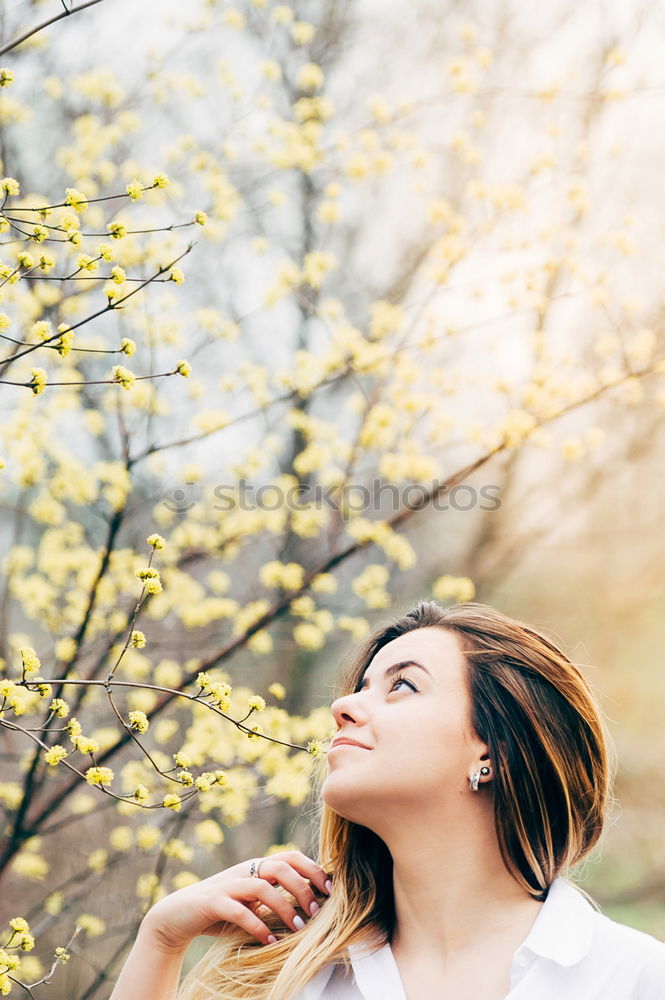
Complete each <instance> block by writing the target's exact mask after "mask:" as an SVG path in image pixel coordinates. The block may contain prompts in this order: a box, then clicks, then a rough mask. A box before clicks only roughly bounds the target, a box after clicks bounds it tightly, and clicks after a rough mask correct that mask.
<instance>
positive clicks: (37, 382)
mask: <svg viewBox="0 0 665 1000" xmlns="http://www.w3.org/2000/svg"><path fill="white" fill-rule="evenodd" d="M30 374H31V376H32V381H31V382H30V383H29V386H30V388H31V389H32V391H33V393H34V394H35V396H39V395H40V394H41V393H42V392H43V391H44V388H45V386H46V383H47V381H48V377H47V375H46V372H45V371H44V369H43V368H33V369H32V371H31V373H30Z"/></svg>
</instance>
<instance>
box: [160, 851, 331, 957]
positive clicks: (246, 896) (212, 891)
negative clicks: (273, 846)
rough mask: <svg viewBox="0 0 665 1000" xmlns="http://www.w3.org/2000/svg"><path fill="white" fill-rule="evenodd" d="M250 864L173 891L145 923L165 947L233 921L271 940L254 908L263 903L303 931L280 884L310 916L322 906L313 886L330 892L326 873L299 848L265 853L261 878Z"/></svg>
mask: <svg viewBox="0 0 665 1000" xmlns="http://www.w3.org/2000/svg"><path fill="white" fill-rule="evenodd" d="M249 867H250V861H241V862H240V863H239V864H237V865H233V867H231V868H226V869H225V870H224V871H221V872H218V873H217V874H216V875H211V876H210V877H209V878H206V879H203V880H202V881H201V882H197V883H195V884H194V885H188V886H186V888H184V889H178V890H177V891H176V892H172V893H170V895H168V896H165V897H164V898H163V899H161V900H160V901H159V902H158V903H155V905H154V906H153V907H152V908H151V909H150V910H149V911H148V912H147V914H146V915H145V917H144V918H143V923H142V925H141V926H142V928H143V929H144V930H145V931H147V932H149V933H150V934H151V936H152V937H154V939H155V940H156V941H157V942H158V943H159V945H160V947H161V948H163V949H164V950H165V951H183V950H184V949H186V948H187V946H188V945H189V943H190V941H192V940H193V939H194V938H195V937H198V936H199V935H200V934H208V935H212V936H215V937H216V936H218V935H220V934H223V933H224V929H225V928H228V925H229V924H237V925H238V927H242V928H243V929H244V930H246V931H247V933H248V934H251V935H252V936H253V937H255V938H257V940H258V941H260V942H261V943H262V944H271V943H273V942H274V941H276V938H275V937H274V936H273V935H272V934H271V931H270V928H269V927H267V926H266V924H264V923H263V921H262V920H261V919H260V918H259V917H257V915H256V913H255V912H254V907H256V906H258V905H259V904H261V903H263V904H264V905H265V906H267V907H269V908H270V909H271V910H273V911H274V912H275V913H276V914H277V915H278V916H279V917H280V918H281V919H282V920H283V922H284V923H285V924H286V926H287V927H292V928H293V929H294V930H300V929H301V928H302V927H304V926H305V925H304V922H303V920H302V917H301V916H300V915H299V914H298V913H297V911H296V910H295V909H294V907H293V906H292V905H291V903H290V902H289V901H288V900H287V899H286V897H285V896H284V895H283V893H281V892H280V891H279V889H277V888H276V886H277V885H281V886H283V887H284V888H285V889H286V890H287V891H288V892H290V893H291V894H292V895H293V896H294V897H295V899H296V900H297V901H298V904H299V906H300V907H301V909H302V911H303V913H304V914H305V917H306V918H308V917H310V916H313V915H314V914H315V913H316V912H317V911H318V909H319V905H318V903H317V902H316V898H315V896H314V889H316V890H317V891H318V892H320V893H322V894H323V895H326V896H327V895H329V894H330V888H331V884H330V882H328V886H329V887H330V888H328V887H326V881H327V880H328V875H326V873H325V872H324V871H323V869H322V868H320V867H319V865H317V864H316V863H315V862H314V861H312V860H311V858H308V857H307V856H306V855H305V854H303V853H302V852H301V851H281V852H279V853H278V854H270V855H268V857H267V858H263V859H262V860H261V866H260V869H259V876H258V878H257V877H256V876H253V875H250V874H249Z"/></svg>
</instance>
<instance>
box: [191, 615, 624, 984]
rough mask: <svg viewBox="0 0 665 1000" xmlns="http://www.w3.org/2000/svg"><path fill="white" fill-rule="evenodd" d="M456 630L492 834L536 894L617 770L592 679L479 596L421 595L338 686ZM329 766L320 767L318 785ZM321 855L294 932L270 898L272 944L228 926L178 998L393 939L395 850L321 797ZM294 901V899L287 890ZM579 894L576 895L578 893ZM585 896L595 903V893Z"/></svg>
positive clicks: (601, 814)
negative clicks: (420, 640)
mask: <svg viewBox="0 0 665 1000" xmlns="http://www.w3.org/2000/svg"><path fill="white" fill-rule="evenodd" d="M432 626H433V627H437V628H443V629H446V630H448V631H450V632H452V633H453V634H454V635H455V637H456V638H457V641H458V643H459V646H460V649H461V650H462V653H463V655H464V658H465V662H466V665H467V668H468V669H467V676H466V680H467V685H468V692H469V701H470V705H471V718H470V724H471V726H472V728H473V730H474V731H475V733H476V735H477V736H478V737H479V738H480V739H481V740H482V741H483V742H485V743H486V744H487V746H488V748H489V751H490V759H491V761H492V771H493V780H492V782H490V783H488V784H486V785H481V786H480V787H481V789H483V790H484V789H489V788H490V786H493V787H492V789H491V794H492V796H493V803H494V821H495V828H496V834H497V838H498V843H499V846H500V850H501V854H502V857H503V860H504V864H505V865H506V868H507V869H508V870H509V871H510V872H511V873H512V875H513V876H514V878H515V879H516V881H517V882H518V883H519V884H520V885H521V886H522V887H523V888H524V889H525V891H526V892H528V893H529V894H530V895H532V896H534V898H536V899H539V900H542V899H544V898H545V897H546V895H547V890H548V888H549V886H550V885H551V883H552V882H553V880H554V879H555V877H556V876H557V875H560V874H564V873H567V872H568V870H569V869H571V868H572V867H573V866H575V865H576V864H578V863H579V862H580V861H581V860H582V859H583V858H585V857H586V856H587V855H588V854H589V853H590V851H591V850H592V848H593V847H594V845H595V844H596V843H597V841H598V839H599V837H600V835H601V832H602V829H603V825H604V821H605V816H606V810H607V808H608V805H609V803H610V799H611V795H612V784H613V780H614V775H615V773H616V755H615V752H614V747H613V744H612V742H611V739H610V737H609V734H608V732H607V730H606V727H605V723H604V719H603V716H602V713H601V711H600V708H599V707H598V705H597V703H596V700H595V698H594V695H593V693H592V691H591V688H590V686H589V684H588V682H587V680H586V679H585V678H584V676H583V674H582V673H581V671H580V669H579V667H577V666H576V665H575V664H574V663H573V662H572V661H571V660H570V659H569V658H568V657H567V656H566V654H565V653H564V652H563V651H562V650H561V649H560V648H559V646H558V645H557V644H556V643H555V642H553V641H552V640H551V639H549V638H547V637H546V636H545V635H543V634H542V633H541V632H539V631H537V630H536V629H535V628H532V627H531V626H529V625H526V624H524V623H523V622H521V621H517V620H515V619H512V618H509V617H508V616H507V615H504V614H502V613H501V612H500V611H497V610H495V609H494V608H491V607H488V606H487V605H483V604H477V603H475V602H467V603H463V604H455V605H452V606H450V607H448V608H445V609H444V608H442V607H441V606H440V605H438V604H437V603H435V602H434V601H421V602H420V603H418V604H417V605H416V606H415V607H414V608H412V609H411V610H410V611H409V612H408V613H406V614H405V615H404V616H402V617H398V618H394V619H392V620H391V621H389V622H388V623H386V624H383V625H381V626H379V627H377V628H376V629H374V631H373V632H372V633H371V634H370V636H369V637H368V638H367V639H366V640H364V642H363V643H362V644H361V645H360V647H359V648H356V649H354V650H352V651H351V653H350V654H349V656H348V657H347V660H346V665H345V669H344V670H343V675H342V682H341V692H340V694H341V695H344V694H350V693H352V692H354V691H355V690H356V688H357V686H358V684H359V682H360V680H361V678H362V676H363V674H364V672H365V670H366V669H367V667H368V666H369V664H370V663H371V661H372V659H373V657H374V656H375V654H376V653H377V652H378V650H379V649H381V648H382V647H383V646H385V645H386V644H387V643H388V642H390V641H391V640H393V639H396V638H397V637H398V636H401V635H404V634H405V633H407V632H411V631H413V630H414V629H418V628H426V627H432ZM324 778H325V773H324V772H323V771H321V773H319V774H317V785H319V787H320V782H322V780H323V779H324ZM319 809H320V830H319V852H318V858H317V860H318V862H319V863H320V864H321V865H322V866H323V868H324V869H325V870H326V871H329V872H334V890H333V893H332V895H331V896H330V898H329V899H326V900H324V901H323V904H322V909H321V912H320V913H319V914H317V916H316V919H314V920H311V921H309V923H307V925H306V926H305V928H304V929H303V930H301V931H298V932H295V933H294V932H292V931H290V930H289V929H286V930H285V928H284V925H283V924H282V922H281V920H279V918H278V917H277V916H276V914H275V913H274V912H273V911H272V910H268V909H267V908H263V909H262V911H261V912H260V914H259V915H260V916H261V918H262V919H263V920H264V921H265V923H266V924H268V925H270V927H271V928H272V929H273V933H275V934H277V935H279V934H280V933H281V934H282V935H283V936H282V937H281V939H280V940H278V942H277V943H276V944H274V945H268V946H263V945H259V944H258V942H256V940H255V939H252V940H251V941H250V940H248V935H247V933H246V932H245V931H242V930H241V929H240V928H237V927H234V928H232V929H231V930H230V932H229V933H228V934H227V935H225V936H224V940H223V941H220V943H219V944H217V945H215V946H213V947H212V948H211V949H210V951H209V952H208V953H207V954H206V955H205V956H204V958H203V959H202V960H201V961H200V962H199V963H198V964H197V966H195V967H194V969H193V970H192V971H191V972H190V974H189V976H188V977H187V979H186V980H185V982H184V983H183V985H182V987H181V989H182V992H179V994H178V1000H212V998H215V1000H221V998H222V997H223V998H224V1000H235V998H238V1000H240V998H241V997H242V998H243V1000H254V998H256V1000H258V998H259V997H261V998H265V1000H292V998H294V997H295V996H296V994H297V993H298V992H299V991H300V990H301V989H302V987H303V986H304V985H305V983H306V982H308V981H309V980H310V979H311V978H312V977H313V976H314V975H315V974H316V973H317V972H318V971H319V970H320V969H321V968H322V967H323V966H324V965H326V964H328V963H329V962H332V961H341V962H344V963H345V965H346V966H347V967H348V965H349V959H348V955H347V948H348V946H349V944H351V943H356V942H360V941H362V942H367V943H369V944H370V945H376V947H380V946H381V944H384V943H385V942H386V941H388V942H390V941H391V940H392V937H393V934H394V931H395V920H396V915H395V905H394V896H393V884H392V858H391V856H390V853H389V851H388V848H387V847H386V845H385V843H384V842H383V841H382V840H381V839H380V837H378V836H377V835H376V834H374V833H373V832H372V831H371V830H369V829H367V828H366V827H363V826H360V825H357V824H355V823H352V822H350V821H349V820H346V819H344V818H343V817H341V816H339V815H338V814H337V813H335V812H334V811H333V810H332V809H331V808H330V807H328V806H327V805H325V803H322V802H320V803H319ZM287 895H288V896H289V898H290V899H291V900H292V901H293V897H290V894H287ZM585 895H586V894H585ZM587 898H589V899H590V901H591V902H592V903H594V905H596V904H595V902H594V901H593V900H592V899H591V897H588V896H587Z"/></svg>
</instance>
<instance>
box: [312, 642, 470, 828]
mask: <svg viewBox="0 0 665 1000" xmlns="http://www.w3.org/2000/svg"><path fill="white" fill-rule="evenodd" d="M407 661H415V662H417V663H419V664H421V665H422V667H423V668H424V669H421V668H420V667H418V666H416V665H415V663H411V662H407ZM399 663H404V664H405V665H404V666H402V667H401V668H400V669H399V671H394V667H395V665H396V664H399ZM466 669H467V668H466V664H465V662H464V659H463V656H462V653H461V651H460V648H459V646H458V644H457V639H456V638H455V636H454V635H453V633H452V632H448V631H446V630H444V629H442V628H437V627H435V626H430V627H427V628H420V629H416V630H415V631H413V632H408V633H406V634H405V635H401V636H399V637H398V638H397V639H393V640H392V641H391V642H389V643H387V644H386V645H385V646H383V647H382V648H381V649H380V650H379V651H378V652H377V654H376V655H375V657H374V659H373V660H372V661H371V663H370V664H369V666H368V667H367V669H366V671H365V674H364V677H363V679H362V682H361V683H363V687H362V688H361V689H360V690H358V691H357V692H356V693H354V694H348V695H345V696H343V697H342V698H338V699H337V700H336V701H335V702H333V704H332V706H331V708H332V712H333V715H334V716H335V721H336V723H337V727H338V732H337V733H336V736H335V738H339V737H340V736H344V737H348V738H349V739H353V740H357V741H358V742H359V743H363V744H365V746H366V747H367V748H368V749H362V748H359V747H353V746H344V745H342V746H340V747H338V748H332V749H331V750H330V751H329V752H328V760H327V768H328V774H327V776H326V779H325V781H324V783H323V786H322V789H321V794H322V798H323V801H324V802H325V803H326V804H327V805H328V806H330V807H331V808H332V809H333V810H334V811H335V812H336V813H338V814H339V815H340V816H343V817H344V818H345V819H348V820H351V821H352V822H354V823H359V824H361V825H363V826H367V827H369V828H370V829H372V830H374V831H375V832H376V833H379V834H380V831H381V828H382V826H383V823H382V820H385V821H386V822H390V817H391V816H396V817H403V816H405V815H406V816H408V814H409V810H412V809H416V808H420V809H421V810H422V808H423V807H424V806H425V804H427V806H428V808H429V807H431V805H432V803H433V802H434V803H437V804H440V806H441V807H443V808H444V809H445V804H446V803H452V804H454V803H455V802H458V799H457V796H460V795H465V794H466V793H467V792H468V788H469V776H470V774H471V771H472V770H473V768H474V767H475V766H476V765H477V763H478V762H479V760H480V759H481V758H482V757H483V755H486V753H487V746H486V745H485V744H483V743H482V742H481V741H480V740H479V739H478V737H477V736H475V735H474V734H473V733H471V732H469V731H468V728H467V719H468V715H469V709H470V706H469V698H468V694H467V691H466V687H465V680H464V678H465V674H466ZM399 678H403V679H402V680H400V679H399Z"/></svg>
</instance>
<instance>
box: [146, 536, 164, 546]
mask: <svg viewBox="0 0 665 1000" xmlns="http://www.w3.org/2000/svg"><path fill="white" fill-rule="evenodd" d="M146 541H147V542H148V545H151V546H152V548H153V549H163V548H164V546H165V545H166V542H165V541H164V539H163V538H162V536H161V535H157V534H155V535H148V537H147V539H146Z"/></svg>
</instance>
